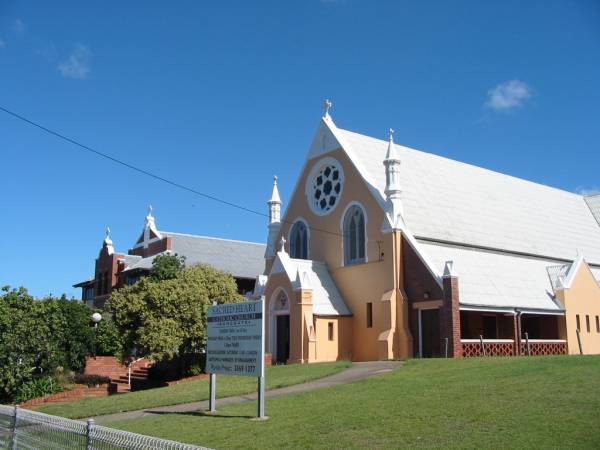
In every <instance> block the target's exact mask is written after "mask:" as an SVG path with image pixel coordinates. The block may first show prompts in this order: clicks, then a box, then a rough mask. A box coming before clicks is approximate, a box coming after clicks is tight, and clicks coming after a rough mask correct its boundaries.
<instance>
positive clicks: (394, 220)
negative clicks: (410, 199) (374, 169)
mask: <svg viewBox="0 0 600 450" xmlns="http://www.w3.org/2000/svg"><path fill="white" fill-rule="evenodd" d="M389 133H390V137H389V144H388V149H387V154H386V156H385V159H384V160H383V165H384V166H385V191H384V192H385V196H386V210H387V211H386V213H387V216H388V221H389V228H391V229H398V228H399V227H400V226H401V224H402V223H403V220H404V219H403V217H402V216H403V210H402V202H401V200H400V197H401V194H402V189H400V157H399V156H398V152H397V150H396V144H394V130H392V129H391V128H390V131H389Z"/></svg>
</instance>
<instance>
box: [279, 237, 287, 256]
mask: <svg viewBox="0 0 600 450" xmlns="http://www.w3.org/2000/svg"><path fill="white" fill-rule="evenodd" d="M286 242H287V241H286V240H285V238H284V237H283V236H281V239H280V240H279V244H280V245H281V251H282V252H284V253H285V243H286Z"/></svg>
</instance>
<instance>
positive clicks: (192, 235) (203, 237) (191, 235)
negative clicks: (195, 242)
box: [161, 231, 266, 247]
mask: <svg viewBox="0 0 600 450" xmlns="http://www.w3.org/2000/svg"><path fill="white" fill-rule="evenodd" d="M161 233H162V234H165V235H167V236H168V235H175V236H187V237H193V238H200V239H212V240H215V241H226V242H238V243H241V244H252V245H260V246H263V247H265V246H266V244H261V243H260V242H251V241H242V240H239V239H226V238H219V237H214V236H202V235H199V234H189V233H176V232H174V231H161Z"/></svg>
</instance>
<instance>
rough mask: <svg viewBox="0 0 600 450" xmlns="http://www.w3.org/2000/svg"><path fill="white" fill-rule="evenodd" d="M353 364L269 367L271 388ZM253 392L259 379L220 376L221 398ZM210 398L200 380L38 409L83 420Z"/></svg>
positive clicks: (219, 389) (325, 373)
mask: <svg viewBox="0 0 600 450" xmlns="http://www.w3.org/2000/svg"><path fill="white" fill-rule="evenodd" d="M350 364H351V363H350V362H348V361H338V362H334V363H321V364H310V365H290V366H272V367H267V369H266V374H265V378H266V381H267V389H275V388H278V387H283V386H290V385H292V384H298V383H304V382H306V381H310V380H315V379H317V378H323V377H325V376H328V375H332V374H334V373H337V372H339V371H341V370H343V369H345V368H347V367H350ZM253 391H256V378H252V377H239V376H217V397H229V396H232V395H240V394H247V393H249V392H253ZM208 395H209V394H208V380H200V381H190V382H188V383H182V384H177V385H174V386H168V387H164V388H156V389H148V390H145V391H136V392H131V393H128V394H120V395H113V396H110V397H102V398H88V399H84V400H80V401H77V402H72V403H64V404H55V405H46V406H41V407H39V408H35V409H36V410H37V411H40V412H44V413H46V414H54V415H57V416H63V417H70V418H73V419H79V418H82V417H91V416H99V415H103V414H111V413H117V412H122V411H134V410H137V409H145V408H153V407H157V406H167V405H176V404H179V403H189V402H196V401H200V400H208Z"/></svg>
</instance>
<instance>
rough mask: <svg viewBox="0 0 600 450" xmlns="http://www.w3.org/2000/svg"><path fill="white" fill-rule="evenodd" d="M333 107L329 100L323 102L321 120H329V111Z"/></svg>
mask: <svg viewBox="0 0 600 450" xmlns="http://www.w3.org/2000/svg"><path fill="white" fill-rule="evenodd" d="M332 106H333V103H331V100H329V99H327V100H325V101H324V102H323V119H329V118H330V117H331V116H330V115H329V110H330V109H331V107H332Z"/></svg>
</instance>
